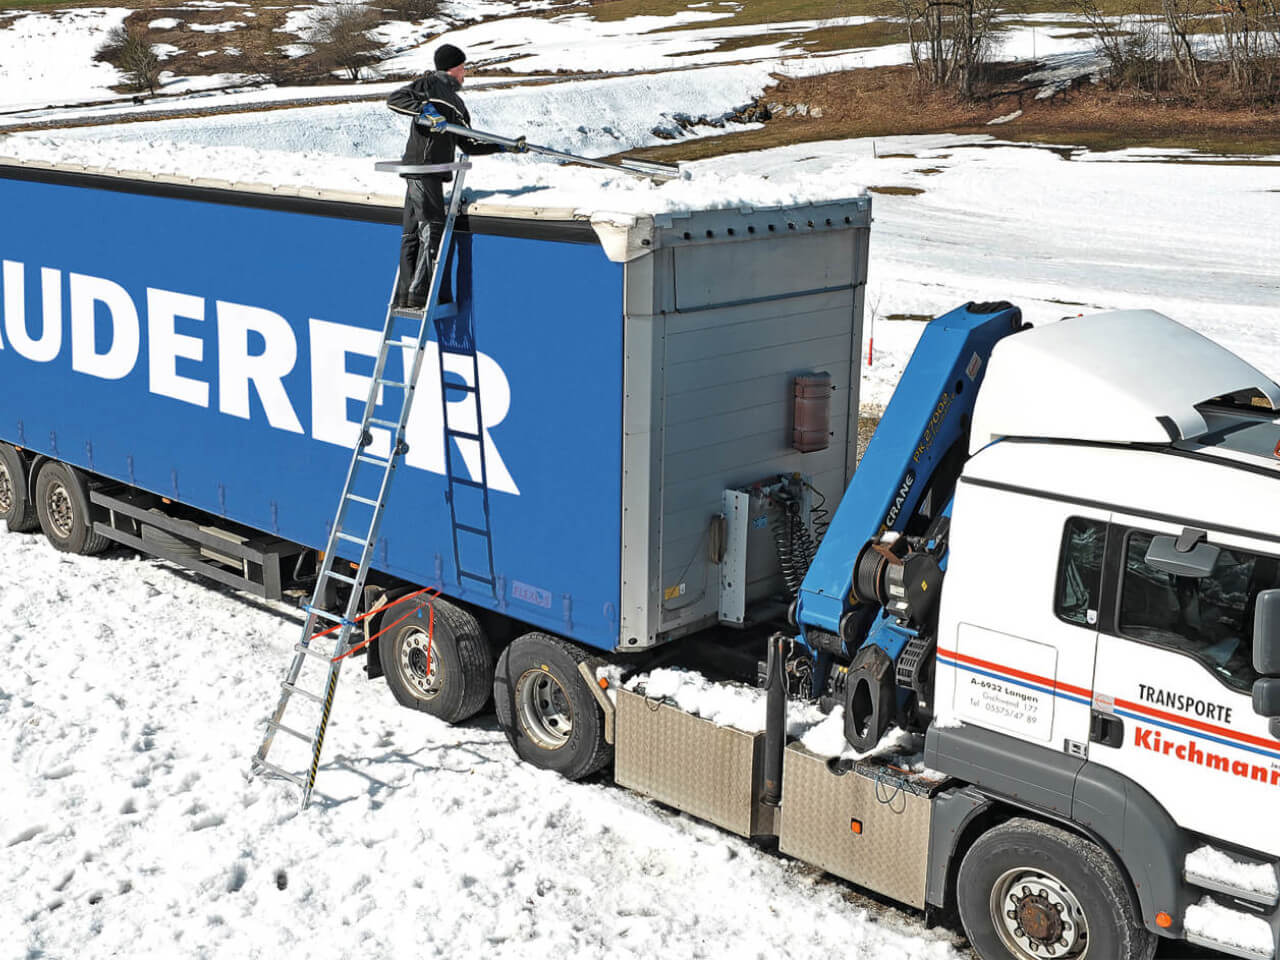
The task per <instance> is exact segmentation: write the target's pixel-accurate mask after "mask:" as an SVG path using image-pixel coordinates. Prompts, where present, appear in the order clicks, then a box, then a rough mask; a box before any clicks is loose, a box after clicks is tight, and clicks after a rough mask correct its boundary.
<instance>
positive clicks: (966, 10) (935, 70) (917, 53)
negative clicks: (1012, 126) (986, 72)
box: [895, 0, 1003, 99]
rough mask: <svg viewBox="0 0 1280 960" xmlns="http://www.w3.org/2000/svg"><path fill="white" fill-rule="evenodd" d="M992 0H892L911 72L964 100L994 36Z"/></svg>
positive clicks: (995, 11)
mask: <svg viewBox="0 0 1280 960" xmlns="http://www.w3.org/2000/svg"><path fill="white" fill-rule="evenodd" d="M1002 9H1003V5H1002V4H1001V3H999V2H997V0H896V10H895V13H896V14H897V16H899V17H901V19H902V20H903V22H904V24H905V27H906V31H907V43H908V46H909V48H910V50H911V62H912V64H913V65H914V66H915V69H916V75H917V76H919V77H920V79H921V80H923V81H925V82H926V83H929V84H930V85H932V86H934V87H941V88H946V89H951V90H955V91H956V92H958V93H959V94H960V95H961V96H963V97H965V98H966V99H968V98H970V97H972V96H973V92H974V84H975V82H976V81H977V80H978V75H979V73H980V72H981V70H982V68H983V66H984V65H985V64H986V63H987V62H988V60H989V58H990V55H991V49H992V43H993V40H994V39H995V24H996V17H997V15H998V14H999V13H1000V12H1001V10H1002Z"/></svg>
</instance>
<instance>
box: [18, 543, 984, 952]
mask: <svg viewBox="0 0 1280 960" xmlns="http://www.w3.org/2000/svg"><path fill="white" fill-rule="evenodd" d="M298 630H299V625H298V618H297V615H296V612H295V611H292V610H289V609H287V608H285V607H283V606H280V605H274V604H264V603H261V602H259V601H257V600H254V599H252V598H248V597H243V596H237V595H234V594H232V593H230V592H227V591H223V590H220V589H217V588H212V587H209V586H206V585H204V584H202V583H198V582H196V581H195V579H194V578H192V577H191V576H189V575H187V574H184V573H180V572H178V571H176V570H174V569H173V568H171V567H169V566H168V565H166V564H164V563H162V562H158V561H150V560H135V559H129V558H128V557H126V556H123V555H119V554H117V555H109V556H107V557H103V558H97V559H91V558H82V557H75V556H68V555H65V554H59V553H56V552H55V551H54V550H53V549H52V548H51V547H50V546H49V545H48V543H47V542H45V540H44V538H43V537H40V536H33V535H19V534H6V533H4V532H3V524H2V523H0V656H3V659H4V662H5V663H6V664H8V667H7V669H6V670H5V671H4V673H3V674H2V675H0V751H2V752H3V755H4V756H5V757H6V758H7V761H6V762H7V766H6V768H5V773H4V775H3V776H0V850H3V856H0V931H2V932H3V935H2V937H0V945H2V947H0V955H2V956H4V957H6V958H7V957H9V956H18V957H21V956H47V957H57V958H64V957H73V956H74V957H85V958H100V957H101V958H105V957H112V956H129V957H174V956H182V957H210V958H215V957H216V958H223V957H227V958H237V960H239V958H250V960H252V958H263V960H269V958H270V960H275V958H279V957H281V956H285V955H288V956H296V957H315V958H349V957H357V956H358V957H368V958H371V960H381V958H388V960H390V958H403V957H448V958H462V957H493V958H508V957H509V958H513V960H514V958H518V960H526V958H527V957H528V956H529V955H530V953H531V952H532V953H538V954H543V955H547V956H574V957H586V958H605V957H609V958H631V957H634V958H637V960H652V958H654V957H660V956H661V957H666V956H671V957H708V958H718V957H731V956H735V957H736V956H755V955H757V954H763V955H766V956H777V957H785V956H790V955H794V949H795V943H796V941H795V926H794V922H795V921H794V920H793V919H792V918H803V920H802V921H801V922H803V924H804V931H805V934H804V935H805V952H806V954H808V952H809V951H813V952H814V953H815V954H816V955H821V956H836V955H838V956H842V957H848V958H850V960H855V958H856V960H904V958H907V960H960V957H961V956H962V954H961V953H960V952H958V951H957V950H956V948H955V947H953V946H952V945H951V943H950V940H951V939H952V938H951V937H950V935H948V934H947V932H946V931H944V930H938V931H926V930H924V928H923V925H922V923H921V922H920V921H918V920H916V919H912V918H909V917H907V916H905V915H903V914H900V913H897V912H896V911H892V910H888V911H886V910H883V909H877V910H876V915H875V916H872V915H871V914H869V913H868V911H867V909H865V908H864V907H860V906H855V905H853V904H850V903H848V902H847V901H846V899H845V896H844V892H845V888H844V887H843V886H842V885H840V884H837V883H832V882H828V881H824V880H819V879H817V878H816V875H815V874H814V873H813V872H812V871H809V870H806V869H802V868H800V867H798V866H797V865H795V864H792V863H790V862H788V861H785V860H782V859H780V858H778V857H776V856H772V855H769V854H767V853H764V852H762V851H760V850H758V849H756V848H755V847H753V846H752V845H751V844H749V843H747V842H745V841H742V840H739V839H737V838H735V837H733V836H730V835H727V834H725V833H723V832H721V831H719V830H717V829H715V828H714V827H711V826H708V825H706V824H702V823H699V822H696V821H694V820H691V819H689V818H687V817H684V816H680V815H676V814H673V813H671V812H670V811H666V810H663V809H661V808H658V807H656V806H654V805H651V804H649V803H647V802H646V801H644V800H642V799H640V798H638V797H636V796H634V795H632V794H630V793H628V792H627V791H625V790H621V789H618V788H615V787H613V786H611V785H608V784H607V783H603V782H597V783H580V784H572V783H569V782H567V781H565V780H563V779H561V778H560V777H558V776H557V775H555V774H550V773H546V772H542V771H538V770H535V769H534V768H532V767H530V766H528V765H526V764H522V763H520V762H518V761H517V760H516V757H515V754H514V752H513V751H512V750H511V748H510V747H509V746H508V744H507V743H506V739H505V737H504V736H503V735H502V733H501V732H500V731H499V730H498V729H497V726H496V724H495V722H494V720H493V718H492V715H485V716H481V717H480V718H478V719H476V720H474V721H471V722H469V723H467V724H464V725H462V726H459V727H448V726H446V725H444V724H442V723H439V722H438V721H436V720H434V719H432V718H430V717H428V716H426V715H425V714H420V713H414V712H411V711H406V710H403V709H401V708H399V707H397V706H396V705H395V703H394V702H393V700H392V698H391V696H390V695H389V693H388V692H387V690H386V688H385V685H384V684H383V683H382V681H376V682H372V683H371V682H368V681H366V680H365V679H364V677H363V675H362V671H361V670H360V665H359V663H358V662H357V663H356V664H354V665H353V666H352V667H349V668H348V669H347V670H346V671H344V678H343V680H342V683H341V686H340V688H339V691H338V696H337V700H336V703H335V707H334V719H333V723H332V725H331V727H330V734H329V739H328V741H327V743H326V748H325V762H324V764H323V766H322V769H321V773H320V778H319V781H318V792H317V799H318V801H319V802H318V803H314V804H313V805H312V807H311V808H310V809H309V810H308V811H307V812H306V813H305V814H301V815H299V814H298V812H297V809H296V797H295V793H294V791H293V789H292V788H291V787H288V786H287V785H284V784H281V783H280V782H279V781H266V782H264V781H253V782H246V780H245V776H244V774H245V771H246V769H247V767H248V762H249V758H250V756H251V755H252V753H253V751H254V750H255V749H256V747H257V744H258V741H259V738H260V735H261V731H262V728H261V727H260V726H259V725H258V724H257V720H258V718H259V717H262V716H264V715H266V713H268V712H269V710H270V708H271V707H272V706H273V705H274V703H275V700H276V696H277V694H278V687H277V683H278V681H279V678H280V676H281V674H282V672H283V670H284V668H285V666H286V665H287V663H288V660H289V657H290V656H291V655H292V654H291V651H292V645H293V644H294V643H295V642H296V640H297V634H298ZM278 878H280V879H278ZM281 882H283V883H284V889H279V885H280V883H281Z"/></svg>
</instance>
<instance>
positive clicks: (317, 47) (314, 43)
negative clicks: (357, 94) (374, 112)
mask: <svg viewBox="0 0 1280 960" xmlns="http://www.w3.org/2000/svg"><path fill="white" fill-rule="evenodd" d="M380 20H381V18H380V17H379V15H378V13H377V12H376V11H374V10H373V9H371V8H369V7H366V6H365V5H364V4H360V3H338V4H334V5H333V6H331V7H326V8H324V10H323V11H322V12H321V13H320V15H319V17H318V18H317V19H316V22H315V24H314V25H313V26H312V27H311V30H310V31H309V32H308V35H307V38H306V39H307V43H309V44H310V45H311V48H312V50H313V51H314V52H313V53H312V57H313V58H314V59H313V62H314V63H315V64H316V65H317V66H319V67H320V68H321V69H323V70H325V71H330V70H343V71H345V72H346V74H347V77H348V78H349V79H351V80H359V79H360V71H361V70H362V69H364V68H365V67H367V66H368V65H369V64H371V63H376V62H377V59H378V58H377V57H376V56H374V50H376V49H377V47H378V41H376V40H374V39H373V37H371V36H370V35H369V31H370V30H372V29H373V28H374V27H376V26H377V25H378V23H379V22H380Z"/></svg>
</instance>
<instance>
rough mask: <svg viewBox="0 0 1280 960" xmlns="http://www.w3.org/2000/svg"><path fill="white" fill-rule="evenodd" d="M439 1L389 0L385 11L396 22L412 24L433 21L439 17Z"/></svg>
mask: <svg viewBox="0 0 1280 960" xmlns="http://www.w3.org/2000/svg"><path fill="white" fill-rule="evenodd" d="M440 5H441V3H440V0H389V2H388V3H387V9H388V10H389V11H390V12H391V13H392V14H394V15H395V19H397V20H407V21H409V22H410V23H414V22H416V21H418V20H435V19H437V18H438V17H439V16H440Z"/></svg>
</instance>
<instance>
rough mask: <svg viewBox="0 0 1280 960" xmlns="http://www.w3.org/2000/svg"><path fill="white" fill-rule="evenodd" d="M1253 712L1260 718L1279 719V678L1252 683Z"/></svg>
mask: <svg viewBox="0 0 1280 960" xmlns="http://www.w3.org/2000/svg"><path fill="white" fill-rule="evenodd" d="M1253 712H1254V713H1256V714H1258V716H1260V717H1276V718H1280V677H1259V678H1258V679H1257V680H1255V681H1253Z"/></svg>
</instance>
